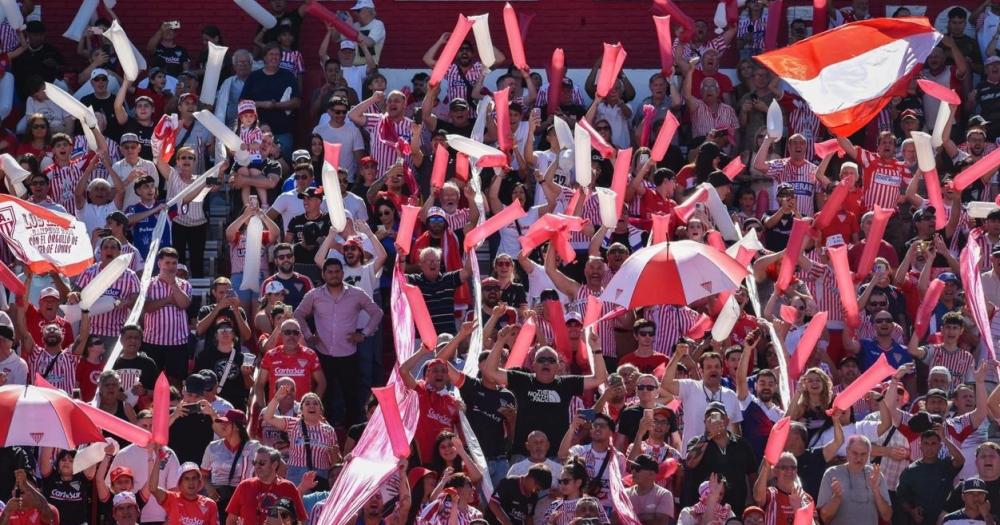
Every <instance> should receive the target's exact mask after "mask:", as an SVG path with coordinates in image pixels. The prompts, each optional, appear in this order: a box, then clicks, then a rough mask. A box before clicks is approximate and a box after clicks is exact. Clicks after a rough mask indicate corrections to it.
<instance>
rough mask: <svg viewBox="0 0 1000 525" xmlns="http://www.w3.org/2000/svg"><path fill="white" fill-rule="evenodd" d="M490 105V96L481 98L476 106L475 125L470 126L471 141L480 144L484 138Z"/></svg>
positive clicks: (491, 99) (491, 102) (491, 100)
mask: <svg viewBox="0 0 1000 525" xmlns="http://www.w3.org/2000/svg"><path fill="white" fill-rule="evenodd" d="M492 105H493V97H490V96H485V97H483V98H482V99H481V100H480V101H479V104H477V105H476V123H475V124H473V125H472V140H475V141H476V142H482V141H483V137H484V136H486V121H487V117H488V116H489V114H490V106H492Z"/></svg>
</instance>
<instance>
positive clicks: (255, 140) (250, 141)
mask: <svg viewBox="0 0 1000 525" xmlns="http://www.w3.org/2000/svg"><path fill="white" fill-rule="evenodd" d="M240 141H241V142H243V144H246V145H247V146H256V148H254V149H248V150H247V151H249V152H250V160H251V161H255V160H260V159H261V156H260V145H261V144H262V143H263V142H264V132H263V131H262V130H261V129H260V128H259V127H257V126H251V127H245V126H240Z"/></svg>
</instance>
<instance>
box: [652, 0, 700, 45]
mask: <svg viewBox="0 0 1000 525" xmlns="http://www.w3.org/2000/svg"><path fill="white" fill-rule="evenodd" d="M653 14H656V15H660V16H669V17H670V20H671V21H672V22H674V23H675V24H677V25H679V26H681V29H682V31H681V33H680V34H679V35H678V38H679V39H680V41H681V42H690V41H691V39H692V38H694V19H693V18H691V17H690V16H688V15H687V13H685V12H684V11H682V10H681V8H679V7H677V4H675V3H674V2H673V1H672V0H653Z"/></svg>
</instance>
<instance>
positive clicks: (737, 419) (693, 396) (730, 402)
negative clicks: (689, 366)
mask: <svg viewBox="0 0 1000 525" xmlns="http://www.w3.org/2000/svg"><path fill="white" fill-rule="evenodd" d="M688 350H689V346H688V345H678V346H677V350H676V352H674V355H673V356H672V357H671V358H670V362H669V363H667V369H666V371H664V373H663V383H662V386H661V388H662V389H665V390H666V391H667V392H668V393H670V394H671V395H673V396H675V397H677V398H679V399H680V400H681V403H683V405H684V433H683V436H682V440H683V443H685V444H687V443H689V442H690V441H691V439H693V438H694V437H696V436H700V435H702V434H704V433H705V419H704V417H703V416H704V415H705V409H707V408H708V406H709V404H711V403H720V404H721V405H722V406H724V407H725V412H726V416H727V417H726V420H727V425H728V424H732V427H731V430H732V431H733V432H737V431H738V430H737V427H736V424H737V423H741V422H742V421H743V412H742V411H741V410H740V402H739V399H737V397H736V392H733V391H732V390H730V389H728V388H726V387H724V386H722V356H720V355H719V354H717V353H715V352H705V353H703V354H701V357H699V358H698V365H699V368H700V369H701V377H702V379H677V365H679V364H680V362H681V359H683V358H685V357H687V355H688ZM685 452H686V450H682V451H681V454H684V453H685Z"/></svg>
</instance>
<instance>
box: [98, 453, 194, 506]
mask: <svg viewBox="0 0 1000 525" xmlns="http://www.w3.org/2000/svg"><path fill="white" fill-rule="evenodd" d="M162 453H163V454H166V456H167V458H166V460H165V461H164V460H161V461H160V487H163V489H164V490H167V488H168V487H176V486H177V482H178V481H180V479H181V477H180V473H179V471H180V469H181V464H180V462H179V461H178V460H177V454H176V453H174V451H173V450H171V449H170V448H169V447H163V452H162ZM116 467H128V468H130V469H132V473H133V474H134V475H135V477H133V478H132V481H133V484H132V486H133V487H135V488H138V487H145V486H146V483H147V482H148V481H149V451H148V450H147V449H145V448H143V447H140V446H136V445H134V444H133V445H129V446H127V447H125V448H123V449H121V451H120V452H118V454H117V455H116V456H115V459H113V460H111V465H110V466H109V467H108V474H107V475H105V477H104V482H105V483H107V484H108V486H111V474H110V473H111V472H112V471H114V470H115V468H116ZM166 520H167V513H166V511H165V510H163V507H161V506H160V504H159V503H157V502H156V498H149V501H147V502H146V506H145V507H143V508H142V515H141V516H140V517H139V521H141V522H144V523H145V522H150V521H166Z"/></svg>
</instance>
